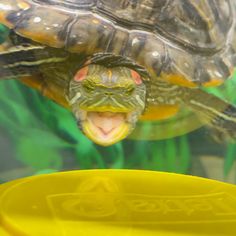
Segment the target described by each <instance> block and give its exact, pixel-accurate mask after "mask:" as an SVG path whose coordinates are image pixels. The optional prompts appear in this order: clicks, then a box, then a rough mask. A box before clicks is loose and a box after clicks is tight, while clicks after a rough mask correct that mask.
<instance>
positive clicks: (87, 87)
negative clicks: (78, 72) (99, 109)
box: [83, 83, 94, 93]
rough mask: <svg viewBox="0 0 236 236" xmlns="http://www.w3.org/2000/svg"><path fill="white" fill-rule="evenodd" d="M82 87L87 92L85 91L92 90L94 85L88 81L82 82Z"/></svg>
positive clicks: (89, 91)
mask: <svg viewBox="0 0 236 236" xmlns="http://www.w3.org/2000/svg"><path fill="white" fill-rule="evenodd" d="M83 89H84V90H85V91H86V92H87V93H91V92H93V91H94V86H92V85H91V84H88V83H84V84H83Z"/></svg>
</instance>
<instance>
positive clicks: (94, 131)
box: [80, 110, 132, 146]
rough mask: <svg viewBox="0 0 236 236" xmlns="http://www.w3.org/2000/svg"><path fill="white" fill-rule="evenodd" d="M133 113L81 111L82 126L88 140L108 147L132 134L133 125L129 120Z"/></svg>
mask: <svg viewBox="0 0 236 236" xmlns="http://www.w3.org/2000/svg"><path fill="white" fill-rule="evenodd" d="M81 113H82V114H81ZM131 113H132V112H127V113H125V112H110V111H104V112H100V111H84V110H83V111H80V120H81V122H80V124H81V126H82V130H83V132H84V133H85V134H86V135H87V137H88V138H90V139H91V140H93V141H94V142H95V143H97V144H99V145H103V146H108V145H112V144H114V143H116V142H118V141H120V140H122V139H123V138H125V137H126V136H127V135H128V134H129V133H130V131H131V124H130V123H129V122H128V120H129V117H130V115H131Z"/></svg>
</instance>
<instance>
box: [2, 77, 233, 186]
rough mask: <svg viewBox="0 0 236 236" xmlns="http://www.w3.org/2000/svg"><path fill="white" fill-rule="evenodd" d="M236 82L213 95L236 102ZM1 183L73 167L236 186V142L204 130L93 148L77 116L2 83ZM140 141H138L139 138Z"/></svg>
mask: <svg viewBox="0 0 236 236" xmlns="http://www.w3.org/2000/svg"><path fill="white" fill-rule="evenodd" d="M235 81H236V78H234V79H233V80H231V81H229V82H228V83H227V85H226V87H225V89H220V90H214V91H213V92H214V93H216V94H218V95H220V96H224V97H227V96H228V97H230V100H231V101H232V102H235V103H236V95H235V97H234V96H233V95H234V92H233V90H234V89H233V88H234V87H235ZM0 107H1V113H0V149H1V154H0V181H1V182H5V181H9V180H11V179H16V178H19V177H23V176H29V175H35V174H41V173H51V172H57V171H63V170H73V169H95V168H96V169H100V168H115V169H121V168H124V169H127V168H129V169H148V170H158V171H169V172H176V173H183V174H192V175H198V176H204V177H207V178H212V179H219V180H223V181H227V182H231V183H235V181H236V177H235V170H236V169H235V166H234V162H235V158H236V144H230V143H222V144H219V143H216V142H215V141H214V140H213V139H212V137H211V135H210V132H209V131H208V130H207V129H206V128H204V127H202V128H200V129H198V130H195V131H193V132H191V133H189V134H186V135H181V136H179V137H175V138H171V139H166V140H152V141H148V140H141V137H140V140H132V139H127V140H124V141H122V142H120V143H118V144H116V145H113V146H111V147H100V146H98V145H96V144H93V143H92V142H91V141H90V140H88V139H87V138H86V137H85V136H84V135H82V134H81V132H80V131H79V130H78V129H77V126H76V122H75V120H74V118H73V116H72V114H71V113H70V112H69V111H67V110H65V109H64V108H62V107H60V106H58V105H56V104H55V103H53V102H52V101H50V100H48V99H47V98H45V97H42V96H41V95H40V94H39V93H38V92H36V91H34V90H32V89H30V88H28V87H26V86H24V85H22V84H21V83H20V82H18V81H14V80H8V81H1V83H0ZM136 138H137V137H136Z"/></svg>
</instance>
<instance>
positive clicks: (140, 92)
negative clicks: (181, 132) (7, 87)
mask: <svg viewBox="0 0 236 236" xmlns="http://www.w3.org/2000/svg"><path fill="white" fill-rule="evenodd" d="M235 20H236V13H235V3H234V0H224V1H212V0H186V1H182V0H112V1H110V0H1V2H0V23H2V24H4V25H5V26H7V27H8V28H10V29H11V33H10V35H9V40H8V44H6V45H7V46H5V50H3V51H2V52H1V53H0V66H1V68H0V77H1V78H12V77H15V78H20V79H21V80H22V81H23V82H24V83H26V84H28V85H29V86H31V87H33V88H36V89H38V90H40V91H41V92H42V93H43V94H44V95H45V96H48V97H49V98H51V99H53V100H54V101H56V102H57V103H59V104H61V105H63V106H65V107H68V108H71V110H72V111H73V113H74V114H75V117H76V119H77V121H78V124H79V127H80V128H81V130H82V131H83V132H84V134H85V135H87V136H88V137H89V138H90V139H91V140H93V141H94V142H96V143H98V144H101V145H110V144H113V143H115V142H117V141H119V140H121V139H123V138H125V137H126V136H127V135H128V134H130V132H131V131H132V130H133V129H134V127H135V124H136V122H137V120H139V119H140V118H141V119H143V120H145V119H149V120H150V119H164V118H167V117H170V116H171V115H173V114H175V113H176V112H177V111H178V109H179V107H180V106H182V105H186V106H187V107H189V108H191V109H192V110H194V111H196V113H197V114H199V115H201V117H203V118H204V119H205V120H206V121H207V122H208V124H209V125H211V126H213V127H215V129H217V130H220V131H222V133H224V134H225V135H227V136H230V137H235V136H236V108H235V107H234V106H233V105H230V104H228V103H227V102H225V101H223V100H220V99H219V98H217V97H215V96H213V95H210V94H208V93H206V92H204V91H202V90H201V88H202V87H209V86H218V85H220V84H222V83H223V82H224V81H225V80H226V79H227V78H228V77H229V76H230V75H231V74H232V71H233V68H234V65H235V63H236V58H235V50H236V43H235V42H236V34H235Z"/></svg>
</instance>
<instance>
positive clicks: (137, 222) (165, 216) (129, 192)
mask: <svg viewBox="0 0 236 236" xmlns="http://www.w3.org/2000/svg"><path fill="white" fill-rule="evenodd" d="M0 224H1V226H0V235H1V236H9V235H10V236H12V235H13V236H23V235H27V236H74V235H76V236H90V235H91V236H92V235H96V236H110V235H111V236H118V235H119V236H126V235H129V236H131V235H133V236H141V235H142V236H143V235H145V236H153V235H161V236H178V235H179V236H180V235H181V236H187V235H191V236H192V235H206V236H209V235H214V236H216V235H220V236H225V235H232V236H235V235H236V186H234V185H230V184H226V183H222V182H217V181H213V180H209V179H203V178H198V177H192V176H185V175H178V174H171V173H160V172H152V171H138V170H137V171H135V170H88V171H72V172H63V173H56V174H50V175H40V176H34V177H30V178H26V179H22V180H17V181H13V182H10V183H7V184H3V185H1V186H0Z"/></svg>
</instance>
